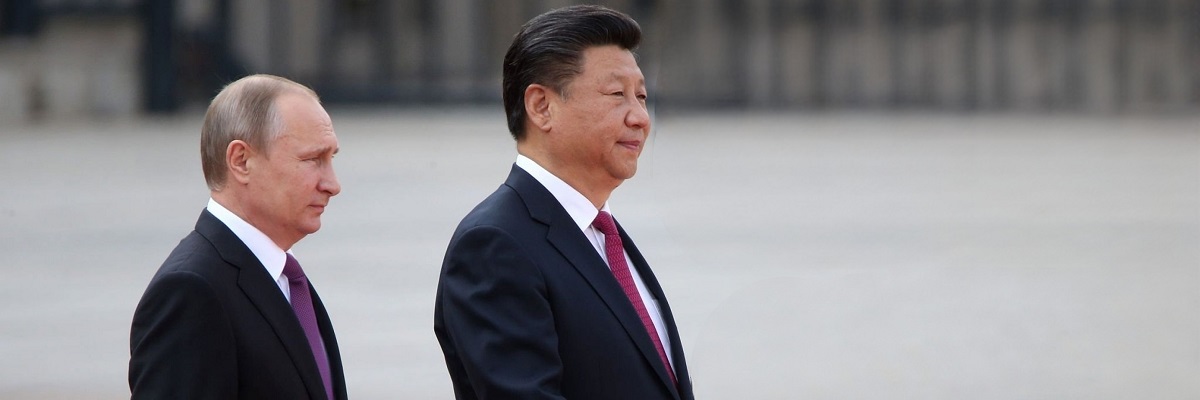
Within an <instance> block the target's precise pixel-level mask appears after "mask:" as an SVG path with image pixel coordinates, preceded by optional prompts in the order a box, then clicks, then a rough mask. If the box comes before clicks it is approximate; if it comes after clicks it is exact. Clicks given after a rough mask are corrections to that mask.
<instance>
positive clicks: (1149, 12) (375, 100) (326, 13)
mask: <svg viewBox="0 0 1200 400" xmlns="http://www.w3.org/2000/svg"><path fill="white" fill-rule="evenodd" d="M596 2H597V3H601V4H605V5H608V6H611V7H613V8H616V9H620V10H623V11H625V12H627V13H629V14H631V15H632V16H634V18H636V19H637V20H638V21H639V22H641V24H642V27H643V29H644V30H645V31H646V32H647V34H646V42H645V43H644V46H643V48H642V49H641V50H640V51H639V55H640V57H641V60H642V66H643V69H644V71H645V72H646V74H647V77H648V78H649V80H650V85H651V87H652V92H653V97H655V100H656V101H657V105H658V107H659V108H660V109H662V108H670V109H677V108H695V107H730V108H750V109H777V110H814V109H864V108H865V109H883V110H890V109H921V110H934V111H1009V110H1017V111H1047V110H1048V111H1066V112H1081V113H1127V112H1134V113H1143V112H1149V113H1160V112H1165V113H1178V112H1185V111H1192V110H1195V109H1196V106H1197V105H1200V0H744V1H743V0H605V1H596ZM572 3H578V2H577V1H569V0H525V1H522V0H501V1H482V0H392V1H386V0H253V1H231V0H155V1H138V0H2V2H0V99H2V100H0V121H8V120H38V119H44V118H57V117H61V116H122V115H130V114H140V113H145V112H148V113H162V112H174V111H177V110H180V109H183V108H186V107H191V106H197V105H201V106H202V105H204V104H206V102H207V101H208V99H209V98H210V97H211V96H212V95H213V94H214V93H216V91H217V90H219V88H220V87H221V86H222V85H223V84H224V83H227V82H229V81H231V80H233V79H236V78H237V77H240V76H242V75H245V74H247V73H257V72H264V73H272V74H278V75H283V76H287V77H290V78H292V79H295V80H297V81H300V82H303V83H306V84H308V85H310V86H313V87H314V88H315V89H316V90H317V91H318V92H319V93H320V94H321V95H322V97H323V99H324V100H325V102H326V103H329V104H346V103H354V104H422V105H424V104H433V105H438V104H459V103H491V102H498V101H499V99H500V90H499V86H500V61H501V59H502V58H503V55H504V51H505V50H506V48H507V46H508V44H509V41H510V40H511V37H512V35H513V34H514V33H515V32H516V31H517V30H518V29H519V27H520V24H521V23H523V22H524V21H526V20H528V19H529V18H531V17H532V16H534V15H537V14H539V13H541V12H544V11H545V10H548V9H550V8H553V7H558V6H563V5H567V4H572Z"/></svg>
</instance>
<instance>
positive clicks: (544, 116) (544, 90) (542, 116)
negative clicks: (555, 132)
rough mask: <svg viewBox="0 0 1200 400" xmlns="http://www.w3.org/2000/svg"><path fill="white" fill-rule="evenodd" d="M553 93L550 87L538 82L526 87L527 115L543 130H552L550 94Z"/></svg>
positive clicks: (534, 124)
mask: <svg viewBox="0 0 1200 400" xmlns="http://www.w3.org/2000/svg"><path fill="white" fill-rule="evenodd" d="M553 95H555V93H554V92H553V91H551V89H550V88H548V87H545V86H542V85H539V84H536V83H534V84H532V85H529V86H528V87H526V88H525V115H527V116H529V120H530V121H532V122H533V126H536V127H537V128H538V129H541V130H542V131H549V130H550V125H551V124H550V120H551V118H550V115H551V109H550V96H553Z"/></svg>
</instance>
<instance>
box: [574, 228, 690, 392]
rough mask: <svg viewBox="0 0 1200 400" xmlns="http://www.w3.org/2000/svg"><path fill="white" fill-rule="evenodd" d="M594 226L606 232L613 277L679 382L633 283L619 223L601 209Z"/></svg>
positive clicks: (606, 251) (668, 371) (606, 252)
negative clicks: (618, 227)
mask: <svg viewBox="0 0 1200 400" xmlns="http://www.w3.org/2000/svg"><path fill="white" fill-rule="evenodd" d="M592 226H594V227H596V229H598V230H600V233H603V234H604V253H605V254H606V255H607V256H608V267H609V269H611V270H612V274H613V277H615V278H617V283H619V284H621V290H624V291H625V297H628V298H629V302H630V303H633V309H634V310H635V311H637V314H638V317H640V318H641V319H642V326H644V327H645V328H646V333H648V334H650V341H652V342H654V349H655V350H658V357H659V358H661V359H662V362H663V366H665V367H667V376H670V377H671V382H673V383H675V382H678V381H676V380H675V371H674V370H673V369H672V368H671V362H670V361H669V360H668V359H667V352H666V350H665V349H664V348H663V344H662V340H660V339H659V338H658V330H657V329H655V328H654V321H652V320H651V319H650V313H649V312H647V311H646V304H645V303H643V302H642V295H641V294H638V290H637V285H635V284H634V283H633V275H631V274H630V273H629V264H628V263H626V262H625V247H624V246H623V245H621V235H620V234H619V233H618V232H617V223H616V222H614V221H613V219H612V215H609V214H608V213H607V212H605V211H601V212H600V214H599V215H597V216H596V219H595V220H594V221H592Z"/></svg>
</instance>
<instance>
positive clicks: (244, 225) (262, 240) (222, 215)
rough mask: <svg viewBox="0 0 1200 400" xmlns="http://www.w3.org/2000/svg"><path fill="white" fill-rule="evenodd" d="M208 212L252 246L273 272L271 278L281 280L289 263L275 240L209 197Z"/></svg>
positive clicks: (259, 260) (247, 245)
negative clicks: (285, 266)
mask: <svg viewBox="0 0 1200 400" xmlns="http://www.w3.org/2000/svg"><path fill="white" fill-rule="evenodd" d="M208 212H209V213H211V214H212V215H213V216H214V217H217V219H219V220H221V222H222V223H224V224H225V226H227V227H229V230H231V231H233V234H234V235H237V237H238V239H241V240H242V243H245V244H246V247H249V248H250V252H252V253H254V257H256V258H258V262H260V263H262V265H263V267H264V268H266V269H267V273H269V274H271V279H274V280H276V281H278V280H279V276H280V275H283V265H284V264H285V263H287V255H286V253H285V252H284V251H283V249H280V248H279V246H278V245H276V244H275V241H273V240H271V238H269V237H267V235H266V234H265V233H262V231H260V230H258V228H255V227H254V225H250V223H248V222H246V221H245V220H243V219H242V218H241V217H238V216H237V214H234V213H233V212H232V211H229V209H228V208H225V206H222V205H221V203H218V202H217V201H216V200H213V199H211V198H210V199H208Z"/></svg>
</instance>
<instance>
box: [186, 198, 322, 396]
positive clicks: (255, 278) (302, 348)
mask: <svg viewBox="0 0 1200 400" xmlns="http://www.w3.org/2000/svg"><path fill="white" fill-rule="evenodd" d="M196 231H197V232H199V233H200V234H201V235H203V236H204V237H205V238H208V240H209V241H210V242H212V243H213V245H214V247H216V249H217V251H218V252H220V253H221V258H222V259H224V260H225V261H226V262H228V263H230V264H232V265H233V266H235V267H237V268H238V287H239V288H241V290H242V293H243V294H245V295H246V298H247V299H249V300H250V303H251V304H253V305H254V307H255V308H256V309H258V312H259V313H260V314H262V317H263V319H265V320H266V321H267V323H268V324H269V325H271V328H272V329H273V330H274V331H275V335H276V336H277V337H278V338H279V341H280V343H282V344H283V348H284V349H286V350H287V353H288V355H289V356H291V359H292V364H293V365H295V366H296V369H297V371H298V372H299V373H300V377H301V379H303V380H304V386H305V389H306V390H307V391H308V395H309V396H310V397H311V398H314V399H320V398H324V397H325V389H324V385H325V384H324V383H323V382H322V381H321V373H320V371H318V370H317V361H316V360H315V359H314V358H313V354H312V349H311V348H309V346H308V339H307V338H305V336H304V328H302V327H301V326H300V320H298V319H296V314H295V312H293V311H292V307H291V305H290V304H288V302H287V299H286V298H284V297H283V294H282V293H280V292H279V286H278V285H276V283H275V281H274V280H272V279H271V276H270V275H268V274H267V270H266V268H265V267H263V265H262V263H261V262H259V260H258V258H257V257H255V256H254V253H253V252H251V251H250V248H248V247H246V244H245V243H243V242H242V241H241V239H239V238H238V237H237V235H235V234H234V233H233V231H231V230H229V228H228V227H226V226H225V224H224V223H222V222H221V220H219V219H217V217H214V216H213V215H212V214H210V213H209V212H208V211H207V210H205V211H204V213H202V214H201V216H200V220H199V221H198V222H197V223H196ZM322 311H324V309H322Z"/></svg>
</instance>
